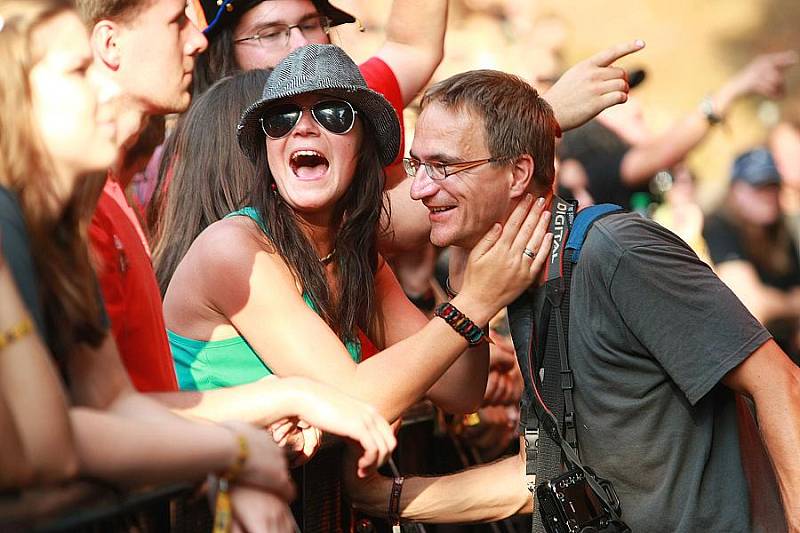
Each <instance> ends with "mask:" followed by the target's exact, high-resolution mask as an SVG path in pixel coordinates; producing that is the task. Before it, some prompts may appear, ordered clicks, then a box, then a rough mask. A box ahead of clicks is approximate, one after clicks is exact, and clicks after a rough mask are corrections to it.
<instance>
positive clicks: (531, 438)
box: [524, 428, 539, 493]
mask: <svg viewBox="0 0 800 533" xmlns="http://www.w3.org/2000/svg"><path fill="white" fill-rule="evenodd" d="M524 437H525V475H526V476H535V475H536V458H537V456H538V455H539V429H538V428H536V429H525V435H524ZM527 486H528V490H529V491H531V493H533V491H535V490H536V480H535V478H534V480H533V481H528V482H527Z"/></svg>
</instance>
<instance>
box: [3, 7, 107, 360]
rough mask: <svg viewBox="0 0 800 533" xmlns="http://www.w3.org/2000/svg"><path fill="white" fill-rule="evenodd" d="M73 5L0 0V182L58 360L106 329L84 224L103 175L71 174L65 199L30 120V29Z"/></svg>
mask: <svg viewBox="0 0 800 533" xmlns="http://www.w3.org/2000/svg"><path fill="white" fill-rule="evenodd" d="M73 10H74V5H73V3H72V1H70V0H0V25H1V26H2V27H1V28H0V69H2V72H3V75H2V76H0V186H3V187H5V188H6V189H8V190H9V191H11V192H12V193H14V194H15V195H16V197H17V199H18V201H19V203H20V206H21V208H22V213H23V216H24V217H25V223H26V227H27V230H28V236H29V238H30V241H31V242H30V250H31V255H32V256H33V259H34V263H35V265H36V268H37V274H38V276H37V277H38V284H39V294H40V298H41V303H42V309H43V311H44V317H45V322H46V326H47V329H48V332H42V333H49V334H50V337H49V338H48V339H47V340H48V343H49V344H50V347H51V349H52V350H53V352H54V354H55V355H56V356H57V357H58V359H60V360H63V359H62V358H63V357H64V356H65V355H66V354H67V353H69V351H70V350H71V349H72V348H73V346H74V345H75V344H77V343H80V342H88V343H90V344H92V345H95V346H96V345H99V343H100V342H101V341H102V340H103V338H104V337H105V334H106V331H105V327H104V325H103V322H104V321H103V319H102V318H101V316H102V314H101V312H100V301H99V293H98V288H97V282H96V278H95V275H94V270H93V268H92V264H91V261H90V260H89V253H88V248H87V230H88V225H89V222H90V220H91V215H92V212H93V211H94V206H95V204H96V202H97V199H98V197H99V193H100V191H101V190H102V185H103V178H102V177H98V176H95V177H92V178H88V177H87V178H83V179H81V180H79V182H78V185H77V186H76V188H75V190H74V191H73V194H72V195H71V196H70V198H69V200H68V201H67V202H66V203H65V202H64V201H63V200H59V199H58V197H57V195H56V193H55V187H54V186H53V184H52V182H53V179H54V177H55V176H54V175H53V166H52V164H51V162H50V161H51V160H50V157H49V155H48V153H47V150H46V148H45V146H44V145H43V143H42V140H41V137H40V136H39V134H38V132H37V130H36V128H35V126H34V121H33V110H32V90H31V85H30V73H31V69H32V68H33V67H34V66H35V65H36V63H37V62H38V61H39V60H40V59H41V57H40V56H41V53H42V52H41V50H39V49H38V47H37V46H36V45H37V43H35V42H34V40H33V37H34V32H35V31H36V29H37V28H38V27H40V26H41V25H42V24H44V23H45V22H47V21H49V20H51V19H52V18H53V17H56V16H58V15H60V14H62V13H64V12H69V11H73Z"/></svg>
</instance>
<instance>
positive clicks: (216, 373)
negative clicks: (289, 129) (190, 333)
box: [167, 207, 361, 390]
mask: <svg viewBox="0 0 800 533" xmlns="http://www.w3.org/2000/svg"><path fill="white" fill-rule="evenodd" d="M233 216H246V217H249V218H251V219H253V220H254V221H255V222H256V223H257V224H258V225H259V227H260V228H261V230H262V231H264V233H265V234H266V233H267V229H266V226H265V225H264V223H263V221H262V220H261V217H260V216H259V215H258V212H257V211H256V210H255V209H253V208H252V207H245V208H243V209H240V210H238V211H234V212H233V213H229V214H228V215H226V216H225V218H228V217H233ZM303 300H304V301H305V302H306V305H308V306H309V307H310V308H311V309H313V310H314V311H315V312H319V311H318V309H317V307H316V305H315V304H314V301H313V300H312V299H311V297H310V296H309V295H308V294H307V293H305V292H303ZM167 338H168V339H169V345H170V349H171V350H172V359H173V360H174V361H175V374H176V376H177V378H178V386H180V388H181V389H182V390H208V389H217V388H220V387H232V386H234V385H243V384H245V383H251V382H253V381H257V380H259V379H261V378H263V377H266V376H269V375H272V371H271V370H270V369H269V368H268V367H267V365H265V364H264V362H263V361H262V360H261V358H260V357H259V356H258V354H257V353H256V352H255V350H253V348H252V347H251V346H250V345H249V344H248V343H247V340H245V339H244V337H241V336H236V337H231V338H229V339H222V340H218V341H202V340H197V339H190V338H187V337H184V336H182V335H178V334H177V333H175V332H174V331H170V330H169V329H168V330H167ZM344 344H345V347H346V348H347V351H348V353H349V354H350V357H351V358H352V359H353V361H355V362H356V363H358V362H359V361H361V343H360V342H358V340H354V341H350V340H348V341H345V343H344Z"/></svg>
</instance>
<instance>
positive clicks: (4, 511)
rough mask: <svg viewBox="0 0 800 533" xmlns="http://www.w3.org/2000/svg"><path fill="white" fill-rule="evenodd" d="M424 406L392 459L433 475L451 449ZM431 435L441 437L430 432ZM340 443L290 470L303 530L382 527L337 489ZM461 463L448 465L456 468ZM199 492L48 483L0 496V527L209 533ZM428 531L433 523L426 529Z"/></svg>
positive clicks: (329, 532)
mask: <svg viewBox="0 0 800 533" xmlns="http://www.w3.org/2000/svg"><path fill="white" fill-rule="evenodd" d="M437 417H438V414H437V412H436V410H435V409H434V408H433V407H432V405H431V404H429V403H427V402H422V403H420V404H417V405H416V406H414V407H412V408H411V409H410V410H409V411H407V412H406V414H405V416H404V420H403V425H402V427H401V430H400V433H399V435H398V442H399V443H400V444H399V446H398V452H397V453H396V454H395V458H396V461H397V463H398V465H399V466H400V469H401V470H402V471H403V472H404V473H411V474H415V473H437V471H439V468H438V467H437V465H436V463H439V462H440V459H442V456H445V455H452V454H453V451H454V450H453V449H452V448H448V449H447V450H446V451H445V450H444V449H443V448H442V442H445V443H446V442H448V438H447V437H446V435H445V434H444V432H443V431H442V427H443V424H441V423H440V422H441V421H440V420H439V419H438V418H437ZM437 437H441V438H438V440H437ZM342 452H343V443H342V442H341V441H340V440H338V439H336V438H326V439H325V440H324V442H323V445H322V447H321V449H320V450H319V451H318V452H317V454H316V455H315V457H314V458H313V459H312V460H311V461H309V463H307V464H306V465H304V466H301V467H299V468H296V469H294V470H293V471H292V475H293V478H294V481H295V484H296V486H297V489H298V497H297V499H296V501H295V502H294V503H293V504H292V511H293V513H294V515H295V519H296V521H297V524H298V526H299V528H300V530H301V531H302V532H303V533H347V532H350V531H358V532H369V531H375V532H378V533H380V532H383V531H389V527H388V524H387V523H385V521H382V520H376V519H370V518H369V517H363V516H354V515H353V513H352V511H351V508H350V506H349V505H348V504H347V502H346V498H345V497H344V494H343V487H342V480H341V473H340V469H341V462H342ZM463 466H465V465H456V467H463ZM211 526H212V516H211V511H210V509H209V505H208V502H207V499H206V497H205V495H204V494H203V493H202V491H200V490H198V487H196V486H192V485H189V484H183V485H173V486H165V487H157V488H153V489H147V490H137V491H132V492H121V491H119V490H116V489H113V488H111V487H109V486H107V485H102V484H98V483H92V482H86V481H82V482H76V483H72V484H69V485H65V486H62V487H56V488H48V489H35V490H28V491H23V492H21V493H19V494H16V495H8V494H6V495H3V494H0V533H6V532H15V533H16V532H18V531H32V532H35V533H67V532H69V533H72V532H76V533H95V532H97V533H101V532H102V533H117V532H119V533H122V532H125V533H130V532H131V531H136V532H138V533H202V532H207V531H211ZM428 531H429V533H431V532H432V531H436V528H433V529H429V530H428Z"/></svg>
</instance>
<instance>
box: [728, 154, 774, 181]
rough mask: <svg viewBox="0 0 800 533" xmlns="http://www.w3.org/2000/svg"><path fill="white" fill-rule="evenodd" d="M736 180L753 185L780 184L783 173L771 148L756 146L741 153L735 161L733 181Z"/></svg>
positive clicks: (732, 172) (732, 170) (732, 174)
mask: <svg viewBox="0 0 800 533" xmlns="http://www.w3.org/2000/svg"><path fill="white" fill-rule="evenodd" d="M736 181H741V182H744V183H747V184H748V185H751V186H753V187H764V186H766V185H776V184H779V183H780V182H781V175H780V172H778V167H777V166H775V160H774V159H773V158H772V154H771V153H769V150H767V149H766V148H755V149H753V150H749V151H747V152H744V153H743V154H740V155H739V157H737V158H736V160H735V161H734V162H733V168H732V169H731V182H732V183H733V182H736Z"/></svg>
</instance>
